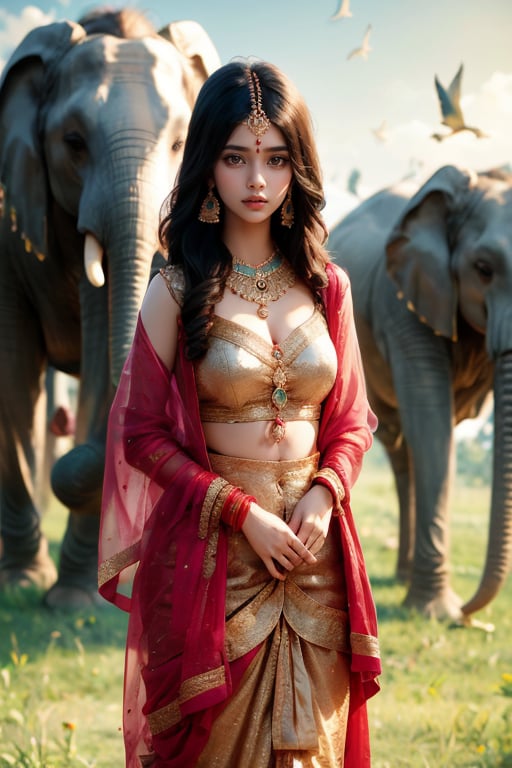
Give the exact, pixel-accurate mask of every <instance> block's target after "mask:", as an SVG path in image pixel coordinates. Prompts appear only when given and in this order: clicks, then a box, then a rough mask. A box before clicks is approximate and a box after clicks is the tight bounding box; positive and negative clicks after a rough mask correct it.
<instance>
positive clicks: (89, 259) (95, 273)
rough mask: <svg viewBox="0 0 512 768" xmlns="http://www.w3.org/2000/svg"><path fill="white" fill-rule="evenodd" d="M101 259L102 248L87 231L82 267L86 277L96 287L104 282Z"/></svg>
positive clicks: (99, 286)
mask: <svg viewBox="0 0 512 768" xmlns="http://www.w3.org/2000/svg"><path fill="white" fill-rule="evenodd" d="M102 259H103V248H102V247H101V245H100V243H99V242H98V240H96V238H95V237H94V235H93V234H91V233H90V232H87V234H86V236H85V244H84V267H85V274H86V275H87V279H88V280H89V282H90V283H91V285H94V286H95V287H96V288H101V286H102V285H104V284H105V274H104V272H103V267H102V266H101V261H102Z"/></svg>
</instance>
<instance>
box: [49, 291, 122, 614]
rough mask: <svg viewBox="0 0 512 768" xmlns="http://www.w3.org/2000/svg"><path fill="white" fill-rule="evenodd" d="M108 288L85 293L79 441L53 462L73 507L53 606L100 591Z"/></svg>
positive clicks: (94, 597)
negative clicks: (99, 569)
mask: <svg viewBox="0 0 512 768" xmlns="http://www.w3.org/2000/svg"><path fill="white" fill-rule="evenodd" d="M106 296H107V294H106V288H93V287H92V286H88V287H86V288H85V289H84V295H82V296H81V303H82V328H83V343H82V360H81V377H80V390H79V398H78V410H77V419H76V445H75V447H74V448H73V449H72V450H71V451H69V452H68V453H66V454H65V455H64V456H62V457H61V458H60V459H59V460H58V461H57V462H56V463H55V465H54V467H53V471H52V476H51V483H52V488H53V492H54V493H55V495H56V496H57V498H58V499H59V500H60V501H61V502H62V503H63V504H64V505H65V506H66V507H68V509H69V517H68V522H67V528H66V532H65V535H64V538H63V541H62V546H61V553H60V560H59V574H58V580H57V583H56V584H55V585H54V587H53V588H52V589H51V590H50V592H49V593H48V594H47V595H46V603H47V605H48V606H50V607H58V608H79V607H82V606H83V605H89V604H91V603H96V602H100V603H101V602H103V601H102V600H101V598H99V596H98V535H99V523H100V510H101V495H102V488H103V472H104V467H105V441H106V431H107V421H108V413H109V410H110V405H111V402H112V397H113V394H114V388H113V386H112V384H111V382H110V374H109V353H108V343H107V337H108V316H107V309H106V308H107V301H106Z"/></svg>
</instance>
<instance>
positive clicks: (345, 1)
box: [331, 0, 352, 21]
mask: <svg viewBox="0 0 512 768" xmlns="http://www.w3.org/2000/svg"><path fill="white" fill-rule="evenodd" d="M351 16H352V12H351V10H350V0H341V2H340V6H339V8H338V10H337V11H336V13H335V14H334V16H331V19H332V20H333V21H335V20H336V19H349V18H350V17H351Z"/></svg>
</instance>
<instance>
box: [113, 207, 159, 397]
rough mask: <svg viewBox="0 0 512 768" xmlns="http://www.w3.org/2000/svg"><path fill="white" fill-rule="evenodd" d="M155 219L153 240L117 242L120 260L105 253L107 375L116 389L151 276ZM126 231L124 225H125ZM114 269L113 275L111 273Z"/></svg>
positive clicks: (140, 238)
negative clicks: (107, 336) (107, 300)
mask: <svg viewBox="0 0 512 768" xmlns="http://www.w3.org/2000/svg"><path fill="white" fill-rule="evenodd" d="M127 225H128V222H127ZM156 227H157V218H156V217H155V220H154V222H153V239H151V240H148V238H147V237H141V236H140V233H139V236H137V237H135V238H133V241H130V239H129V238H127V239H126V241H124V242H123V241H121V242H120V243H119V247H120V249H121V254H122V259H117V260H116V259H115V257H114V258H113V254H112V253H111V252H109V267H110V273H109V302H110V311H109V316H110V339H109V349H110V372H111V380H112V384H113V385H114V387H117V384H118V383H119V379H120V377H121V371H122V368H123V365H124V362H125V360H126V357H127V355H128V352H129V350H130V346H131V343H132V339H133V335H134V332H135V326H136V324H137V316H138V312H139V309H140V306H141V304H142V299H143V298H144V294H145V292H146V288H147V286H148V283H149V278H150V274H151V264H152V261H153V257H154V255H155V251H156V242H155V239H154V233H155V231H156ZM127 229H128V226H127ZM113 269H114V270H116V272H115V274H113V273H112V270H113Z"/></svg>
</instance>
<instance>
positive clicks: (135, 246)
mask: <svg viewBox="0 0 512 768" xmlns="http://www.w3.org/2000/svg"><path fill="white" fill-rule="evenodd" d="M124 138H125V137H124ZM129 138H130V139H131V137H129ZM118 139H119V137H118ZM120 143H121V148H120V149H119V148H117V149H116V150H115V151H114V150H113V151H112V152H111V153H110V154H109V153H107V155H106V156H107V160H106V164H107V166H108V170H109V181H110V183H109V184H105V185H104V186H103V188H102V189H101V192H100V193H98V189H97V188H94V186H93V185H91V188H90V189H87V190H84V194H83V195H82V203H83V206H82V205H81V213H80V216H79V222H78V225H79V230H80V231H82V232H84V233H86V237H85V250H84V266H85V271H86V275H87V278H88V280H89V281H90V282H91V283H92V285H95V286H100V285H101V284H102V282H103V281H105V282H106V284H107V286H108V301H109V309H108V317H109V351H110V374H111V381H112V384H113V385H114V387H116V386H117V384H118V382H119V378H120V375H121V370H122V367H123V365H124V362H125V360H126V357H127V354H128V352H129V349H130V345H131V342H132V339H133V334H134V331H135V326H136V322H137V315H138V312H139V309H140V306H141V304H142V299H143V298H144V294H145V291H146V288H147V285H148V282H149V278H150V275H151V265H152V263H153V259H154V257H155V254H156V253H157V250H158V221H159V214H160V209H161V206H162V204H163V202H164V200H165V198H166V196H167V195H168V193H169V189H170V187H171V183H172V180H173V179H174V177H175V174H176V171H177V168H174V167H171V166H170V165H169V159H168V157H167V156H166V152H165V151H164V150H166V149H167V148H166V147H163V146H158V147H154V148H153V151H152V152H150V153H148V152H147V151H144V148H141V147H139V146H137V145H135V144H134V143H133V142H132V141H131V140H130V141H128V139H126V141H123V142H120ZM167 154H168V152H167ZM88 196H90V197H91V200H90V201H89V203H88V201H87V198H88ZM103 255H104V258H103ZM102 259H103V261H102ZM162 263H163V262H162ZM104 269H105V271H106V272H107V274H106V276H104V275H103V270H104ZM105 278H106V279H105Z"/></svg>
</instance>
